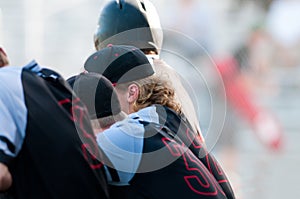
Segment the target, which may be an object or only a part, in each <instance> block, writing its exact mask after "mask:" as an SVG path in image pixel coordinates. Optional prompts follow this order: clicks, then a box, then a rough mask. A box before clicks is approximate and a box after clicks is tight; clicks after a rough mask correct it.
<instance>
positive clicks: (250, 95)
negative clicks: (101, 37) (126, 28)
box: [0, 0, 300, 199]
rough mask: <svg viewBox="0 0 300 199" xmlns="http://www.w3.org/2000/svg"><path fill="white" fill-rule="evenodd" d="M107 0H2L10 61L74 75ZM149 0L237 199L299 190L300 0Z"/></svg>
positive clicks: (0, 25) (0, 36) (1, 31)
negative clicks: (37, 65)
mask: <svg viewBox="0 0 300 199" xmlns="http://www.w3.org/2000/svg"><path fill="white" fill-rule="evenodd" d="M105 2H106V1H104V0H72V1H68V2H67V1H61V0H52V1H42V0H1V1H0V47H3V48H4V50H5V51H6V53H7V54H8V58H9V60H10V64H11V65H20V66H21V65H25V64H26V63H28V62H29V61H31V60H32V59H35V60H36V61H38V62H39V63H40V64H41V65H43V66H46V67H50V68H53V69H55V70H56V71H58V72H59V73H61V74H62V75H63V76H64V77H65V78H68V77H70V76H71V75H74V74H77V73H78V72H80V71H82V68H83V63H84V61H85V60H86V58H87V57H88V56H89V55H90V54H91V53H93V52H94V51H95V50H94V44H93V34H94V32H95V30H96V26H97V21H98V16H99V13H100V10H101V8H102V6H103V4H104V3H105ZM152 2H153V4H154V5H155V6H156V8H157V11H158V14H159V16H160V19H161V23H162V28H163V31H164V45H163V49H162V54H161V57H162V59H164V60H165V61H166V62H167V63H168V64H170V65H171V66H173V67H174V68H176V70H177V71H178V73H179V74H180V75H181V76H182V77H183V78H184V79H186V83H187V84H186V85H187V86H188V87H189V90H190V93H191V95H192V97H193V99H194V104H195V109H196V110H197V113H198V116H199V118H200V125H201V130H202V133H203V135H204V137H205V139H206V143H207V146H208V148H209V150H210V151H212V153H214V154H215V155H216V156H217V159H218V160H219V162H220V164H221V165H223V167H224V169H225V171H226V172H227V174H228V176H229V178H230V180H231V182H232V184H233V186H234V189H235V192H236V195H237V198H239V199H248V198H249V199H250V198H258V199H279V198H298V197H300V189H299V182H298V178H300V172H299V171H298V166H299V164H300V156H299V152H300V145H299V144H298V139H300V134H299V131H300V122H299V121H298V119H299V118H300V101H299V98H300V78H299V75H300V23H299V22H298V21H299V19H300V1H299V0H222V1H219V0H172V1H171V0H152ZM190 88H191V89H190ZM0 92H1V91H0Z"/></svg>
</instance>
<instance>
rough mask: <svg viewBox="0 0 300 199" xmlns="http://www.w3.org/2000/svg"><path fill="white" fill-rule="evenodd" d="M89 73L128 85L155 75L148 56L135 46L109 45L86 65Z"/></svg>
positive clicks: (88, 60) (96, 53)
mask: <svg viewBox="0 0 300 199" xmlns="http://www.w3.org/2000/svg"><path fill="white" fill-rule="evenodd" d="M84 68H85V70H87V71H88V72H95V73H100V74H102V75H103V76H105V77H106V78H107V79H109V80H110V81H111V82H112V83H113V84H116V83H126V82H131V81H135V80H139V79H143V78H146V77H148V76H151V75H153V74H154V69H153V67H152V65H151V64H150V62H149V60H148V58H147V57H146V55H145V54H144V53H143V52H142V51H141V50H140V49H138V48H136V47H134V46H126V45H109V46H108V47H106V48H103V49H101V50H99V51H97V52H95V53H94V54H92V55H91V56H90V57H89V58H88V59H87V60H86V62H85V64H84Z"/></svg>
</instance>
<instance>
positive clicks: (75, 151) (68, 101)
mask: <svg viewBox="0 0 300 199" xmlns="http://www.w3.org/2000/svg"><path fill="white" fill-rule="evenodd" d="M0 90H1V92H0V122H1V124H0V162H2V163H4V164H6V165H7V166H8V167H9V170H10V172H11V174H12V177H13V185H12V188H11V189H10V190H9V193H10V194H11V195H13V196H14V198H16V199H18V198H28V199H34V198H36V199H40V198H43V199H47V198H49V199H50V198H55V199H59V198H62V199H65V198H78V199H79V198H82V199H83V198H89V199H92V198H95V199H96V198H97V199H100V198H104V199H105V198H108V193H107V185H106V178H105V174H104V169H103V164H102V163H101V162H100V161H99V160H97V158H96V157H99V156H100V152H99V150H98V147H97V144H96V141H95V139H94V137H93V130H92V128H91V125H90V122H89V117H88V116H87V112H86V108H85V106H84V105H83V104H82V103H81V102H80V100H79V99H78V98H76V96H74V95H73V92H72V91H71V89H70V88H69V86H67V85H66V83H65V81H64V80H63V78H61V77H60V76H59V75H58V74H57V73H55V72H53V71H51V70H48V69H41V68H40V66H39V65H38V64H37V63H35V62H34V61H33V62H31V63H30V64H28V65H27V66H25V67H12V66H11V67H6V68H2V69H0Z"/></svg>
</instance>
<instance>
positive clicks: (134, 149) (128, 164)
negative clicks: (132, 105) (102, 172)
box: [97, 119, 144, 186]
mask: <svg viewBox="0 0 300 199" xmlns="http://www.w3.org/2000/svg"><path fill="white" fill-rule="evenodd" d="M143 134H144V128H143V126H142V125H141V124H139V123H137V122H136V121H134V120H131V121H130V120H127V119H126V120H125V121H122V122H118V123H116V124H114V125H113V126H112V127H111V128H110V129H108V130H105V131H104V132H102V133H99V134H98V135H97V143H98V145H99V147H100V148H101V150H102V151H103V152H104V154H105V155H106V157H107V159H108V161H105V162H104V164H105V165H106V166H107V167H109V168H113V169H114V170H116V171H117V174H118V178H119V180H118V181H115V180H113V179H110V175H111V173H109V172H108V182H109V183H110V184H113V185H117V186H122V185H128V182H129V181H130V180H131V179H132V178H133V176H134V173H135V172H136V171H137V169H138V166H139V163H140V161H141V157H142V151H143ZM107 171H109V170H107ZM110 171H111V170H110Z"/></svg>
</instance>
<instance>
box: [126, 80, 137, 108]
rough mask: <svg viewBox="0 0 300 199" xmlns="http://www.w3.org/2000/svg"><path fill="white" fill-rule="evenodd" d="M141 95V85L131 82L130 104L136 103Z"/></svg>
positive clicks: (129, 90)
mask: <svg viewBox="0 0 300 199" xmlns="http://www.w3.org/2000/svg"><path fill="white" fill-rule="evenodd" d="M138 97H139V87H138V86H137V85H136V84H130V85H129V86H128V97H127V100H128V102H129V104H132V103H134V102H135V101H136V100H137V99H138Z"/></svg>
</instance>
